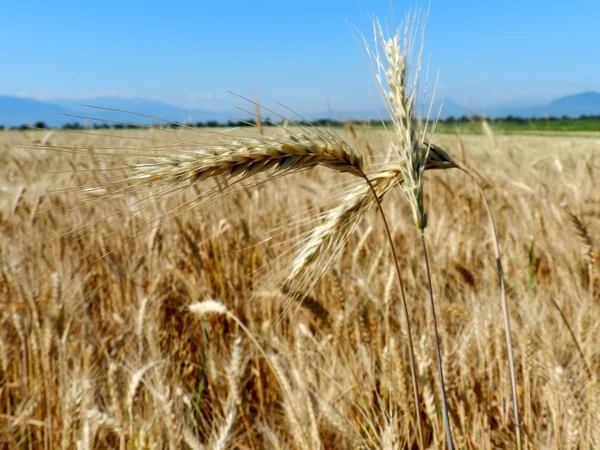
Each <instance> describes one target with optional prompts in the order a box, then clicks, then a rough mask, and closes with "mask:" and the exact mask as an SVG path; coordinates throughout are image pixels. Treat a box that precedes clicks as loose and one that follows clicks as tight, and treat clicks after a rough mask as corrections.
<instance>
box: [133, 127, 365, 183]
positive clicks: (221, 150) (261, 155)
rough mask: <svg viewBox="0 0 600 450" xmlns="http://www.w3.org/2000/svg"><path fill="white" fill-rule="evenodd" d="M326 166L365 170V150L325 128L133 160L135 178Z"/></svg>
mask: <svg viewBox="0 0 600 450" xmlns="http://www.w3.org/2000/svg"><path fill="white" fill-rule="evenodd" d="M316 166H324V167H327V168H329V169H333V170H336V171H338V172H346V173H350V174H353V175H356V176H362V166H363V159H362V155H361V154H360V153H359V152H358V151H357V150H356V149H355V148H353V147H351V146H350V145H348V144H346V143H345V142H344V141H343V140H341V139H339V138H337V137H335V136H332V135H326V134H318V135H317V134H315V135H313V136H308V135H306V134H299V135H290V134H288V135H275V136H271V137H259V138H247V139H242V140H236V141H234V140H231V141H229V142H226V143H224V144H223V145H217V146H209V147H204V148H202V149H199V150H196V151H191V152H186V153H183V154H180V155H173V156H169V157H163V158H156V159H154V160H153V161H152V162H149V163H144V164H133V168H134V173H133V174H132V175H131V177H130V178H131V179H133V180H144V181H147V182H150V183H154V182H170V183H181V182H196V181H202V180H206V179H208V178H211V177H215V176H218V175H223V176H226V177H229V178H236V177H242V178H247V177H250V176H253V175H256V174H258V173H262V172H266V171H274V172H284V171H285V172H286V173H289V172H294V171H299V170H304V169H310V168H313V167H316Z"/></svg>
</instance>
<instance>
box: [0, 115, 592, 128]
mask: <svg viewBox="0 0 600 450" xmlns="http://www.w3.org/2000/svg"><path fill="white" fill-rule="evenodd" d="M482 120H487V121H488V122H493V123H512V124H526V123H529V122H534V121H535V122H541V121H548V122H557V121H569V122H579V121H600V115H585V114H584V115H581V116H579V117H570V116H566V115H565V116H561V117H545V118H540V117H530V118H524V117H518V116H512V115H508V116H506V117H485V116H478V115H474V116H466V115H464V116H460V117H454V116H448V117H446V118H440V119H439V120H438V122H439V123H443V124H447V125H453V124H467V123H473V122H480V121H482ZM294 123H295V124H297V125H301V126H325V127H333V128H337V127H344V126H348V125H350V124H352V125H367V126H372V127H377V126H383V125H386V126H389V125H391V122H390V121H384V122H382V121H381V120H347V121H342V120H335V119H318V120H312V121H306V120H302V121H296V122H294ZM283 124H284V122H283V121H280V122H273V121H271V120H269V119H267V120H263V121H261V125H262V126H263V127H271V126H281V125H283ZM255 126H257V121H256V120H254V119H248V120H237V121H233V120H228V121H227V122H219V121H217V120H208V121H206V122H195V123H179V122H166V123H165V122H163V123H156V124H152V125H150V126H148V125H139V124H135V123H127V124H124V123H109V122H101V123H98V122H94V123H92V124H91V125H84V124H82V123H81V122H71V123H65V124H64V125H62V126H61V127H50V126H48V125H47V124H46V123H45V122H44V121H38V122H35V123H34V124H33V125H29V124H23V125H20V126H12V127H6V126H3V125H0V129H5V130H6V129H10V130H31V129H38V130H44V129H59V128H62V129H64V130H83V129H95V130H98V129H115V130H123V129H127V130H135V129H142V128H148V127H156V128H182V127H185V128H189V127H192V128H218V127H223V128H234V127H255Z"/></svg>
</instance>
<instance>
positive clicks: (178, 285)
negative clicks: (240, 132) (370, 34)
mask: <svg viewBox="0 0 600 450" xmlns="http://www.w3.org/2000/svg"><path fill="white" fill-rule="evenodd" d="M486 130H487V132H486V133H484V134H482V135H479V136H467V135H465V136H457V135H451V134H448V135H438V136H436V138H435V143H436V144H437V145H440V146H442V147H443V148H444V149H446V150H447V151H448V153H449V154H450V155H451V156H452V158H453V159H455V160H457V161H463V162H467V163H468V164H469V165H471V166H472V167H474V168H476V169H477V171H478V172H479V173H480V174H481V175H482V176H483V177H484V179H485V180H486V182H487V186H486V188H485V189H486V193H487V194H488V196H489V198H490V201H491V205H492V209H493V214H494V217H495V219H496V222H497V225H498V234H499V238H500V245H501V251H502V253H503V258H504V261H503V263H504V266H505V267H504V269H505V274H506V279H507V289H508V300H509V304H510V305H511V310H510V316H511V320H512V326H513V338H514V346H515V358H516V365H517V383H518V386H517V388H518V389H517V390H518V395H519V406H520V410H521V420H522V426H523V436H524V448H527V449H594V448H598V447H599V446H600V383H599V380H598V373H600V356H599V354H598V350H599V347H598V342H600V329H599V325H600V282H599V280H598V279H599V277H598V275H597V273H598V254H597V247H594V245H596V244H597V242H598V239H599V235H598V230H600V215H599V214H600V189H598V185H597V181H596V178H597V177H598V176H599V174H600V160H599V159H598V158H597V157H596V156H595V154H597V153H598V151H600V136H597V137H596V136H594V135H591V136H588V137H577V136H552V137H544V136H524V135H523V136H502V135H494V134H493V133H492V132H491V131H490V130H489V127H488V128H487V129H486ZM336 132H337V133H339V134H340V135H341V137H343V138H344V139H345V140H347V141H348V142H354V143H355V144H356V146H357V148H358V149H359V150H360V151H361V152H362V153H363V154H364V155H365V159H366V163H367V164H369V163H372V161H370V160H369V155H370V154H371V153H372V152H373V151H376V152H378V153H379V154H385V152H386V151H387V149H388V148H389V141H388V137H387V134H386V133H385V132H384V131H383V130H381V129H379V128H369V127H360V126H358V127H354V128H353V129H342V130H336ZM204 133H207V131H204ZM196 138H197V134H196V131H193V130H185V129H183V130H167V129H149V130H142V131H139V130H136V131H115V130H111V131H95V132H89V131H86V132H82V133H76V132H51V133H50V134H48V132H38V131H26V132H3V133H0V167H1V168H2V169H1V170H0V233H1V239H0V302H1V303H0V411H1V414H0V445H1V446H3V447H4V448H32V449H38V448H45V449H49V448H62V449H68V448H81V449H87V448H139V449H142V448H171V449H175V448H192V449H198V448H241V449H261V448H280V449H285V448H299V449H316V448H324V449H331V448H340V449H344V448H348V449H351V448H369V449H370V448H373V449H375V448H385V449H392V448H417V436H416V431H415V424H414V420H415V417H414V410H415V405H414V401H413V396H412V392H411V384H410V383H411V382H410V373H409V369H408V355H407V348H406V340H405V337H406V336H405V330H404V325H403V324H404V321H403V318H402V315H401V312H400V302H399V298H398V292H397V289H396V284H395V280H394V271H393V270H394V269H393V260H392V259H391V255H390V250H389V246H388V245H387V243H386V240H385V237H384V231H383V226H382V222H381V218H380V217H379V216H378V215H377V214H376V210H373V211H372V212H371V213H369V214H368V215H367V217H366V219H365V220H363V221H362V222H361V223H360V226H359V228H358V230H357V231H356V232H355V233H353V234H352V236H351V238H350V241H349V242H348V245H346V247H345V248H344V250H343V251H342V253H341V255H340V256H339V257H338V258H337V259H335V261H334V262H333V264H332V266H331V267H329V268H327V269H326V270H325V272H324V273H323V274H322V277H321V279H320V280H319V281H318V282H317V283H316V285H315V286H314V288H312V289H311V290H310V292H309V293H307V294H309V297H307V299H306V300H305V301H304V302H303V303H299V302H297V301H294V300H293V299H290V298H287V297H286V296H285V295H284V294H283V293H282V292H281V289H278V287H279V288H280V287H281V286H280V285H277V280H279V279H285V277H286V275H287V274H286V273H285V270H286V267H288V266H287V265H286V261H288V260H289V258H291V257H293V255H294V251H296V246H297V245H298V243H299V242H300V244H301V242H302V241H301V240H300V241H299V240H298V237H302V236H305V235H306V233H308V232H309V231H310V230H311V229H312V228H313V227H314V226H316V224H318V223H320V222H319V220H320V219H319V218H320V213H322V212H323V211H325V208H326V206H327V205H328V204H330V203H331V202H333V203H335V201H336V198H339V197H340V196H341V195H343V194H344V192H345V191H346V190H347V185H346V181H347V176H345V175H344V174H335V173H333V172H332V171H329V170H327V169H324V168H317V169H314V170H311V171H309V172H303V173H299V174H294V175H289V176H286V177H284V178H278V179H274V180H269V181H268V182H265V183H261V184H258V185H253V186H252V188H251V189H250V188H247V189H246V188H244V183H246V182H242V183H240V184H239V186H238V187H240V189H235V190H233V193H232V194H231V195H229V196H226V197H223V196H220V195H218V193H219V189H220V187H219V183H215V182H214V181H212V182H205V183H203V184H200V187H199V188H196V189H194V188H188V189H182V190H180V191H179V190H177V191H176V192H170V193H169V195H166V194H165V193H164V192H162V193H161V191H160V190H159V191H152V192H149V191H145V190H138V191H133V192H119V190H118V189H113V190H112V192H107V191H97V190H85V189H84V188H83V187H84V186H88V185H98V184H100V185H102V184H103V183H104V184H106V183H105V181H106V180H107V179H108V178H107V177H115V174H116V175H117V177H118V175H119V172H118V171H116V172H115V170H112V169H111V170H103V169H105V163H104V160H105V158H104V157H103V154H105V153H108V152H110V151H113V150H106V149H115V148H116V149H120V150H119V151H120V152H121V153H123V152H126V150H123V149H127V148H129V149H131V152H135V151H142V152H143V151H145V150H144V149H146V148H148V147H149V146H154V147H157V146H168V145H172V146H178V147H177V148H181V149H184V148H187V147H189V148H193V147H194V139H196ZM57 149H61V150H60V151H59V150H57ZM81 150H83V151H84V152H81ZM113 169H114V168H113ZM424 178H425V180H424V186H425V204H426V207H427V209H428V215H429V228H428V229H429V231H428V239H429V242H428V244H429V246H430V258H431V263H432V275H433V290H434V292H435V294H436V298H437V302H438V303H437V305H438V306H437V307H438V314H439V317H438V319H439V326H440V333H441V344H442V353H443V362H444V370H445V376H446V388H447V391H448V401H449V408H450V420H451V423H452V428H453V434H454V439H455V444H456V446H457V447H458V448H467V449H481V448H502V449H504V448H515V437H514V427H513V424H512V416H511V405H512V403H511V397H510V387H509V373H508V367H507V364H506V346H505V342H504V331H503V326H502V321H501V305H500V303H499V301H498V300H497V298H498V279H497V274H496V270H495V262H494V257H493V252H492V247H491V246H492V243H491V241H490V237H489V232H488V225H487V219H486V216H485V213H484V209H483V206H482V203H481V199H480V196H479V193H478V190H477V186H476V185H474V184H473V182H472V181H470V180H469V179H468V178H467V177H466V176H465V175H464V174H462V173H461V172H458V171H454V170H446V171H443V172H435V171H433V172H427V173H426V174H425V177H424ZM198 189H207V190H211V189H212V190H214V192H215V194H216V195H214V196H213V197H211V198H212V199H213V200H211V201H210V202H205V203H202V204H197V201H196V199H197V198H198V195H199V192H198ZM396 191H398V192H393V193H392V194H391V195H389V196H388V197H387V198H386V199H385V201H384V205H383V206H384V209H385V211H386V213H387V214H388V219H389V221H390V224H391V227H392V234H393V238H394V243H395V245H396V247H397V250H398V254H399V259H400V261H399V262H400V267H401V270H402V275H403V281H404V284H405V290H406V294H407V300H408V305H409V309H410V313H411V320H412V327H413V328H412V329H413V336H414V339H415V353H416V360H417V361H416V362H417V365H418V372H419V373H418V377H419V383H420V386H421V411H422V416H421V422H422V424H423V429H424V431H425V436H424V438H425V441H426V445H427V446H429V448H441V447H442V446H443V442H444V430H443V424H442V416H441V406H440V398H439V391H438V388H437V384H436V383H437V382H436V380H437V378H436V371H435V361H434V353H433V349H432V345H433V344H432V342H433V337H432V332H431V326H430V320H431V319H430V316H429V315H428V314H427V308H426V303H425V299H426V289H427V288H426V279H425V273H424V270H423V264H422V255H421V254H420V252H419V247H418V246H416V245H415V241H416V239H417V233H416V230H415V228H414V226H413V225H412V224H411V212H410V210H409V209H408V207H407V206H406V204H405V203H406V202H404V201H403V199H402V194H401V193H400V192H399V190H396ZM176 207H179V208H178V209H174V208H176ZM199 302H205V303H200V304H198V303H199ZM217 302H218V303H217ZM194 304H196V305H195V307H194V308H192V310H190V306H191V305H194ZM225 309H226V311H225Z"/></svg>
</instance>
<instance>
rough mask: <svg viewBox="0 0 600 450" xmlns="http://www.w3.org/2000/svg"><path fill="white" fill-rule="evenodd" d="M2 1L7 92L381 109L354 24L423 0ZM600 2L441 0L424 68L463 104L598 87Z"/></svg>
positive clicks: (390, 18) (205, 104) (223, 105)
mask: <svg viewBox="0 0 600 450" xmlns="http://www.w3.org/2000/svg"><path fill="white" fill-rule="evenodd" d="M172 4H173V5H174V6H169V5H168V4H167V2H152V1H127V2H117V1H100V2H85V1H72V2H71V1H55V2H48V1H38V0H30V1H28V2H21V1H13V0H7V1H4V2H3V3H2V8H1V15H0V37H1V38H2V39H1V41H2V42H3V43H4V46H3V49H2V67H3V70H1V71H0V94H12V95H25V96H31V97H34V98H41V99H51V98H57V97H74V98H76V97H79V98H81V97H90V96H96V95H106V94H110V95H121V96H127V97H150V98H153V99H157V100H164V101H167V102H170V103H173V104H176V105H181V106H186V107H198V108H204V109H213V110H223V109H228V108H229V106H230V105H231V104H235V103H239V101H237V100H236V99H235V98H232V97H231V96H230V95H229V94H228V93H227V91H233V92H235V93H239V94H241V95H244V96H247V97H250V98H253V99H260V100H261V101H262V102H267V101H268V100H269V99H275V100H277V101H279V102H281V103H283V104H285V105H288V106H290V107H292V108H294V109H298V110H301V111H326V110H328V109H333V110H360V109H372V107H373V101H372V97H373V96H374V95H376V92H375V89H374V85H373V83H372V80H371V75H370V71H369V69H368V65H367V61H366V59H365V56H364V52H363V48H362V44H361V43H360V42H359V41H358V40H357V38H356V32H355V30H354V27H356V28H357V29H359V30H361V31H363V32H365V33H366V34H370V33H371V17H372V16H373V15H376V16H377V17H379V18H380V19H381V20H382V22H388V23H391V24H396V25H397V24H398V23H399V22H400V21H401V20H402V18H403V17H404V15H405V12H406V10H407V9H408V8H410V7H411V6H412V7H415V6H421V7H425V8H426V7H427V3H426V2H422V3H419V2H417V1H411V2H404V1H398V0H396V1H389V0H382V1H367V0H362V1H357V0H347V1H341V0H332V1H327V0H320V1H312V0H303V1H285V0H283V1H282V0H279V1H260V0H254V1H252V2H250V1H234V0H230V1H204V2H202V1H178V2H173V3H172ZM599 17H600V2H599V1H597V0H595V1H592V0H590V1H587V0H577V1H573V2H562V1H561V2H559V1H553V0H546V1H542V0H530V1H517V0H504V1H482V0H473V1H471V0H452V1H448V0H431V4H430V13H429V19H428V21H427V31H426V36H425V49H424V56H425V61H428V62H429V67H430V73H431V74H432V75H430V77H431V78H435V76H436V74H439V89H438V94H439V95H442V96H445V97H446V98H451V99H454V100H457V101H458V102H460V103H462V104H464V105H481V106H490V105H496V104H500V103H503V102H506V101H511V102H518V101H523V102H532V101H533V102H543V101H546V100H550V99H553V98H555V97H559V96H562V95H568V94H571V93H576V92H580V91H584V90H597V91H600V50H599V46H600V26H599V25H598V18H599Z"/></svg>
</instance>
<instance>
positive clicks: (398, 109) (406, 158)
mask: <svg viewBox="0 0 600 450" xmlns="http://www.w3.org/2000/svg"><path fill="white" fill-rule="evenodd" d="M411 19H412V20H411ZM417 19H418V16H417V15H415V16H414V17H411V14H408V16H407V18H406V22H405V26H404V30H403V39H402V42H401V39H400V30H398V31H397V32H396V33H395V34H394V35H393V36H391V37H389V38H386V37H385V36H384V33H383V30H382V28H381V25H380V24H379V23H378V22H376V24H375V35H376V39H377V37H378V38H379V39H380V40H381V44H380V45H381V51H382V52H383V55H384V56H383V57H382V56H380V53H379V49H378V50H377V52H376V54H375V58H374V64H375V66H376V69H377V70H376V78H377V81H378V83H379V86H380V90H381V92H382V94H383V95H384V99H385V100H386V101H387V107H388V111H389V113H390V115H391V117H392V123H393V127H394V132H395V137H396V141H395V142H393V143H392V147H393V148H394V149H395V150H396V153H397V155H398V157H399V167H400V171H401V173H402V177H403V179H404V183H403V184H402V186H401V187H402V192H403V193H404V196H405V197H406V199H407V201H408V204H409V206H410V209H411V212H412V217H413V222H414V224H415V226H416V227H417V229H418V230H419V234H420V237H421V244H422V248H423V257H424V260H425V269H426V273H427V283H428V292H429V303H430V306H431V316H432V321H433V330H434V336H435V344H436V345H435V348H436V355H437V363H438V375H439V383H440V391H441V395H442V406H443V417H444V429H445V431H446V441H447V445H448V449H449V450H452V449H453V442H452V432H451V427H450V418H449V413H448V402H447V398H446V389H445V384H444V373H443V368H442V359H441V350H440V340H439V332H438V325H437V317H436V312H435V302H434V298H433V289H432V283H431V271H430V267H429V257H428V254H427V246H426V244H425V228H426V227H427V213H426V211H425V207H424V205H423V172H424V171H425V168H426V166H427V154H426V155H425V158H424V157H423V155H422V152H421V148H422V146H423V145H425V142H424V139H423V138H420V139H419V138H418V137H417V124H416V121H417V120H416V119H417V118H416V115H415V103H416V97H417V90H418V86H419V73H420V67H421V52H422V50H423V46H422V40H421V46H420V48H419V54H418V56H417V58H416V68H415V72H414V74H413V76H412V78H410V73H411V71H410V70H411V68H410V67H409V63H410V59H411V57H412V53H413V48H414V42H415V37H416V32H417V29H418V27H416V26H414V23H415V22H416V20H417ZM409 78H410V79H409ZM419 432H420V433H421V435H420V436H419V438H420V444H421V446H422V445H423V438H422V432H421V430H420V429H419Z"/></svg>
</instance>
